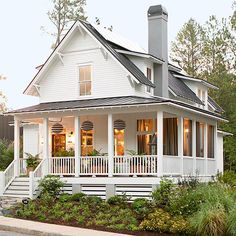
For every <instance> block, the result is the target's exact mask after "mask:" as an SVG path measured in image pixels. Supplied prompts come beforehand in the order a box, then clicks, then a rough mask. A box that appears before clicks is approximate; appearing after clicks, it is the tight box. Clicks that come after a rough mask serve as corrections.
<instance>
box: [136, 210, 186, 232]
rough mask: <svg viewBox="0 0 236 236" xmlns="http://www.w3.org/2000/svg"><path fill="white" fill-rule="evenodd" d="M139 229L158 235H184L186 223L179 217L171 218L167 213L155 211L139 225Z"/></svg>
mask: <svg viewBox="0 0 236 236" xmlns="http://www.w3.org/2000/svg"><path fill="white" fill-rule="evenodd" d="M140 228H141V229H142V230H147V231H156V232H158V233H186V232H187V231H188V222H187V221H186V220H185V219H184V218H183V217H181V216H178V217H172V216H171V215H170V214H169V213H168V212H165V211H164V210H162V209H157V210H156V211H155V212H154V213H151V214H150V215H149V216H148V218H147V219H145V220H144V221H143V222H142V223H141V225H140Z"/></svg>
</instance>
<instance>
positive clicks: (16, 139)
mask: <svg viewBox="0 0 236 236" xmlns="http://www.w3.org/2000/svg"><path fill="white" fill-rule="evenodd" d="M19 158H20V120H19V119H18V118H17V117H14V160H15V164H14V176H19V174H20V169H19Z"/></svg>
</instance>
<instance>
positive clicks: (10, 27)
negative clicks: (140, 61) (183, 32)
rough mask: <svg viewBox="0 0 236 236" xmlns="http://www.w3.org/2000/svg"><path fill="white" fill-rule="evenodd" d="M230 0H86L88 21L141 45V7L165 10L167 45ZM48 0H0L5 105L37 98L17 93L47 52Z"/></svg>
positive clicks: (226, 8) (226, 11)
mask: <svg viewBox="0 0 236 236" xmlns="http://www.w3.org/2000/svg"><path fill="white" fill-rule="evenodd" d="M232 2H233V0H191V1H190V0H178V1H177V0H87V6H86V8H85V10H86V15H87V16H88V21H89V22H91V23H94V22H95V17H98V18H99V19H100V21H101V25H104V26H110V25H112V26H113V28H114V32H116V33H119V34H121V35H122V36H124V37H126V38H128V39H130V40H132V41H135V42H137V43H138V44H140V46H142V47H143V48H145V49H147V34H148V32H147V30H148V28H147V26H148V25H147V10H148V7H149V6H151V5H158V4H162V5H163V6H165V7H166V9H167V11H168V15H169V18H168V41H169V45H170V43H171V41H173V40H174V39H175V37H176V35H177V33H178V31H179V30H180V29H181V27H182V26H183V24H184V23H185V22H187V21H188V20H189V18H194V19H195V20H197V21H198V22H199V23H201V24H203V23H204V22H205V21H206V20H207V19H208V18H209V16H210V15H216V16H217V17H219V18H221V17H228V16H230V15H232V12H233V9H232ZM51 8H52V2H51V0H33V1H32V0H20V1H19V0H11V1H7V0H0V30H1V31H0V32H1V34H0V75H1V74H2V75H4V76H6V77H7V80H5V81H0V90H2V91H3V92H4V93H5V95H6V96H7V99H8V101H7V106H8V107H9V108H10V109H16V108H21V107H26V106H30V105H33V104H37V103H38V98H35V97H31V96H26V95H23V91H24V89H25V88H26V86H27V85H28V83H29V82H30V81H31V79H32V78H33V77H34V75H35V73H36V72H37V70H36V69H35V67H36V66H37V65H40V64H42V63H44V61H45V60H46V59H47V57H48V55H49V54H50V53H51V49H50V47H51V45H52V42H53V38H52V36H50V35H48V34H47V33H45V32H42V30H41V29H40V28H41V26H44V27H45V28H46V29H47V30H48V31H51V30H53V28H52V24H51V22H50V21H49V19H48V16H47V12H48V11H49V10H50V9H51Z"/></svg>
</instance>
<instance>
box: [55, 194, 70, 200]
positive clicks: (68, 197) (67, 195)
mask: <svg viewBox="0 0 236 236" xmlns="http://www.w3.org/2000/svg"><path fill="white" fill-rule="evenodd" d="M58 200H59V201H60V202H69V201H71V195H69V194H68V193H64V194H61V195H60V197H59V199H58Z"/></svg>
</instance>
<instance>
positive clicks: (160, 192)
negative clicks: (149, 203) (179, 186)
mask: <svg viewBox="0 0 236 236" xmlns="http://www.w3.org/2000/svg"><path fill="white" fill-rule="evenodd" d="M174 187H175V186H174V184H173V182H172V181H171V180H168V179H163V180H161V182H160V186H159V187H158V188H157V189H156V190H155V191H154V192H153V193H152V198H153V200H154V202H155V203H156V205H157V206H159V207H163V206H167V205H169V199H170V196H171V195H172V191H173V189H174Z"/></svg>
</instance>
